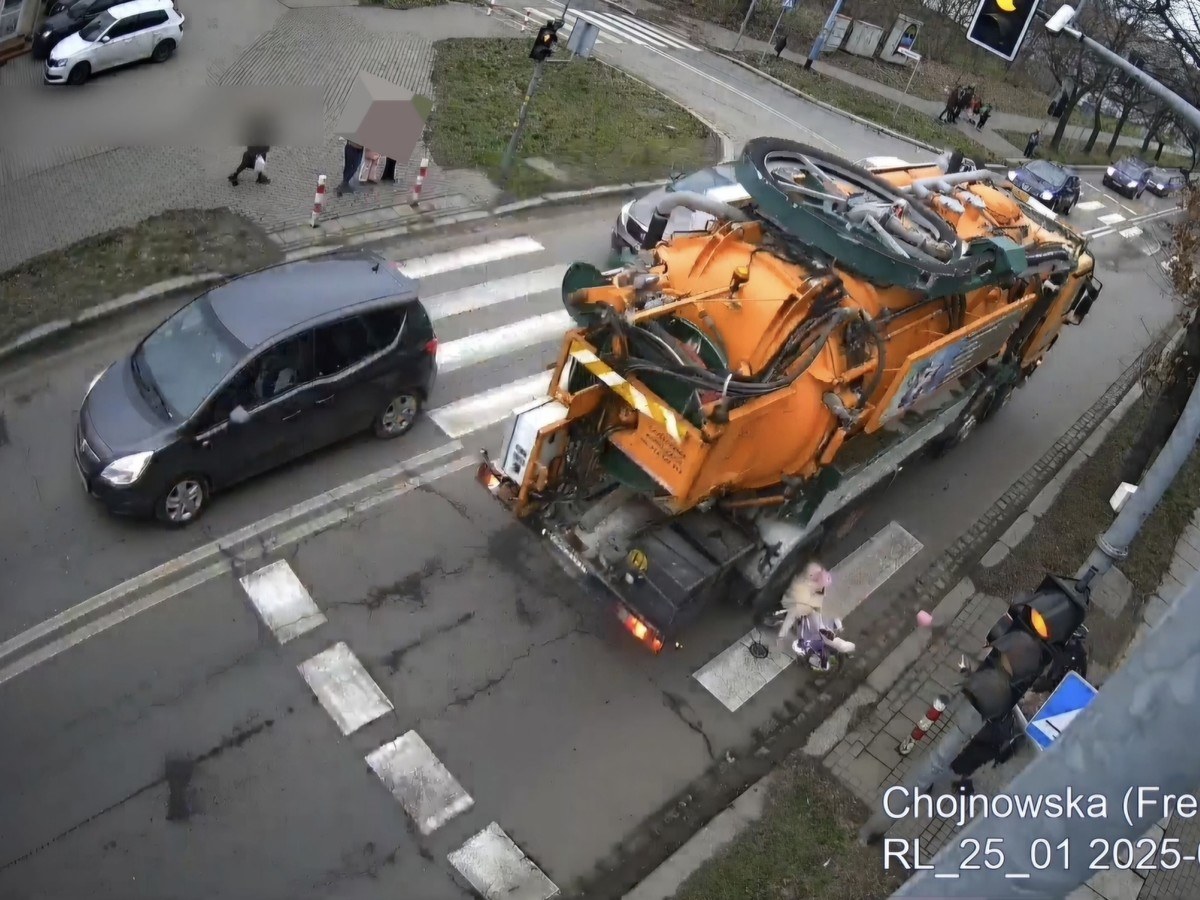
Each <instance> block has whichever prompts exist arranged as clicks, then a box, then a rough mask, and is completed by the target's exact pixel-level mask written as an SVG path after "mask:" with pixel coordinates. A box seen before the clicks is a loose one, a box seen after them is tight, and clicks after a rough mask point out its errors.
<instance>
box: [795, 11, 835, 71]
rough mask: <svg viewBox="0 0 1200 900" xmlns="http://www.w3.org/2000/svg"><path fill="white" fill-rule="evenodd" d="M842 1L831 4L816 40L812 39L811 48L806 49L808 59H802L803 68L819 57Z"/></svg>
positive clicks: (810, 66) (808, 66) (809, 65)
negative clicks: (831, 7)
mask: <svg viewBox="0 0 1200 900" xmlns="http://www.w3.org/2000/svg"><path fill="white" fill-rule="evenodd" d="M843 2H844V0H837V2H836V3H834V4H833V9H831V10H830V11H829V17H828V18H826V19H825V24H824V25H823V26H822V27H821V31H820V32H819V33H818V34H817V38H816V40H814V41H813V45H812V49H810V50H809V51H808V59H806V60H804V68H805V69H811V68H812V64H813V63H814V62H816V61H817V60H818V59H820V57H821V48H822V47H824V46H825V42H826V41H827V40H829V35H831V34H832V33H833V26H834V25H835V24H836V23H837V17H838V13H840V12H841V11H842V3H843Z"/></svg>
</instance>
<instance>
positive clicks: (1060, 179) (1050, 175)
mask: <svg viewBox="0 0 1200 900" xmlns="http://www.w3.org/2000/svg"><path fill="white" fill-rule="evenodd" d="M1025 168H1026V169H1027V170H1028V171H1029V172H1032V173H1033V174H1034V175H1036V176H1037V177H1038V178H1040V179H1042V181H1044V182H1046V183H1047V184H1049V185H1052V186H1053V187H1061V186H1062V185H1063V184H1065V183H1066V180H1067V173H1066V172H1064V171H1063V170H1062V169H1060V168H1059V167H1058V166H1056V165H1054V163H1048V162H1046V161H1045V160H1044V159H1037V160H1034V161H1033V162H1031V163H1030V164H1029V165H1027V166H1026V167H1025Z"/></svg>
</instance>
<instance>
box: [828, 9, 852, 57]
mask: <svg viewBox="0 0 1200 900" xmlns="http://www.w3.org/2000/svg"><path fill="white" fill-rule="evenodd" d="M853 21H854V20H853V19H851V18H850V17H849V16H835V17H834V19H833V28H831V29H830V30H829V37H827V38H826V39H825V44H824V46H823V47H821V52H822V53H832V52H833V51H834V50H840V49H841V48H842V42H843V41H845V40H846V32H847V31H849V30H850V23H851V22H853Z"/></svg>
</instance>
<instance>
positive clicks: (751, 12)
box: [730, 0, 758, 52]
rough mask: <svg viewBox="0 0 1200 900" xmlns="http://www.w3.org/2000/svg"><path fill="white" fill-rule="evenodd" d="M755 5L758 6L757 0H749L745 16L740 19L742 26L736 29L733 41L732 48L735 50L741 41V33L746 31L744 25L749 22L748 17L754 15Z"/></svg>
mask: <svg viewBox="0 0 1200 900" xmlns="http://www.w3.org/2000/svg"><path fill="white" fill-rule="evenodd" d="M756 6H758V0H750V8H749V9H748V10H746V18H744V19H742V27H741V28H739V29H738V36H737V40H736V41H734V42H733V49H734V50H736V49H737V48H738V44H740V43H741V42H742V35H743V34H745V33H746V26H747V25H749V24H750V17H751V16H752V15H754V8H755V7H756ZM730 52H732V51H730Z"/></svg>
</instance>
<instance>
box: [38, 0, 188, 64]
mask: <svg viewBox="0 0 1200 900" xmlns="http://www.w3.org/2000/svg"><path fill="white" fill-rule="evenodd" d="M183 23H184V17H183V16H182V15H180V14H179V13H178V12H177V11H176V9H175V6H174V4H173V3H172V2H171V0H133V2H131V3H118V4H116V5H115V6H111V7H109V8H108V9H107V10H105V11H104V12H102V13H100V14H99V15H98V16H96V17H95V18H94V19H92V20H91V21H90V22H88V23H87V24H86V25H84V26H83V28H81V29H80V30H79V31H78V32H76V33H75V34H72V35H70V36H69V37H67V38H64V39H63V40H61V41H59V42H58V44H56V45H55V47H54V49H53V50H51V51H50V58H49V59H47V60H46V69H45V73H44V75H43V81H45V82H46V83H47V84H63V83H64V82H65V83H66V84H71V85H80V84H83V83H84V82H85V81H87V80H88V78H90V77H91V76H92V75H94V74H95V73H96V72H103V71H104V70H106V69H113V68H116V67H117V66H124V65H128V64H129V63H135V62H140V61H141V60H143V59H151V60H153V61H154V62H156V63H161V62H166V61H167V60H168V59H170V58H171V55H172V54H173V53H174V52H175V50H176V49H177V48H178V47H179V42H180V40H181V39H182V38H183Z"/></svg>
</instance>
